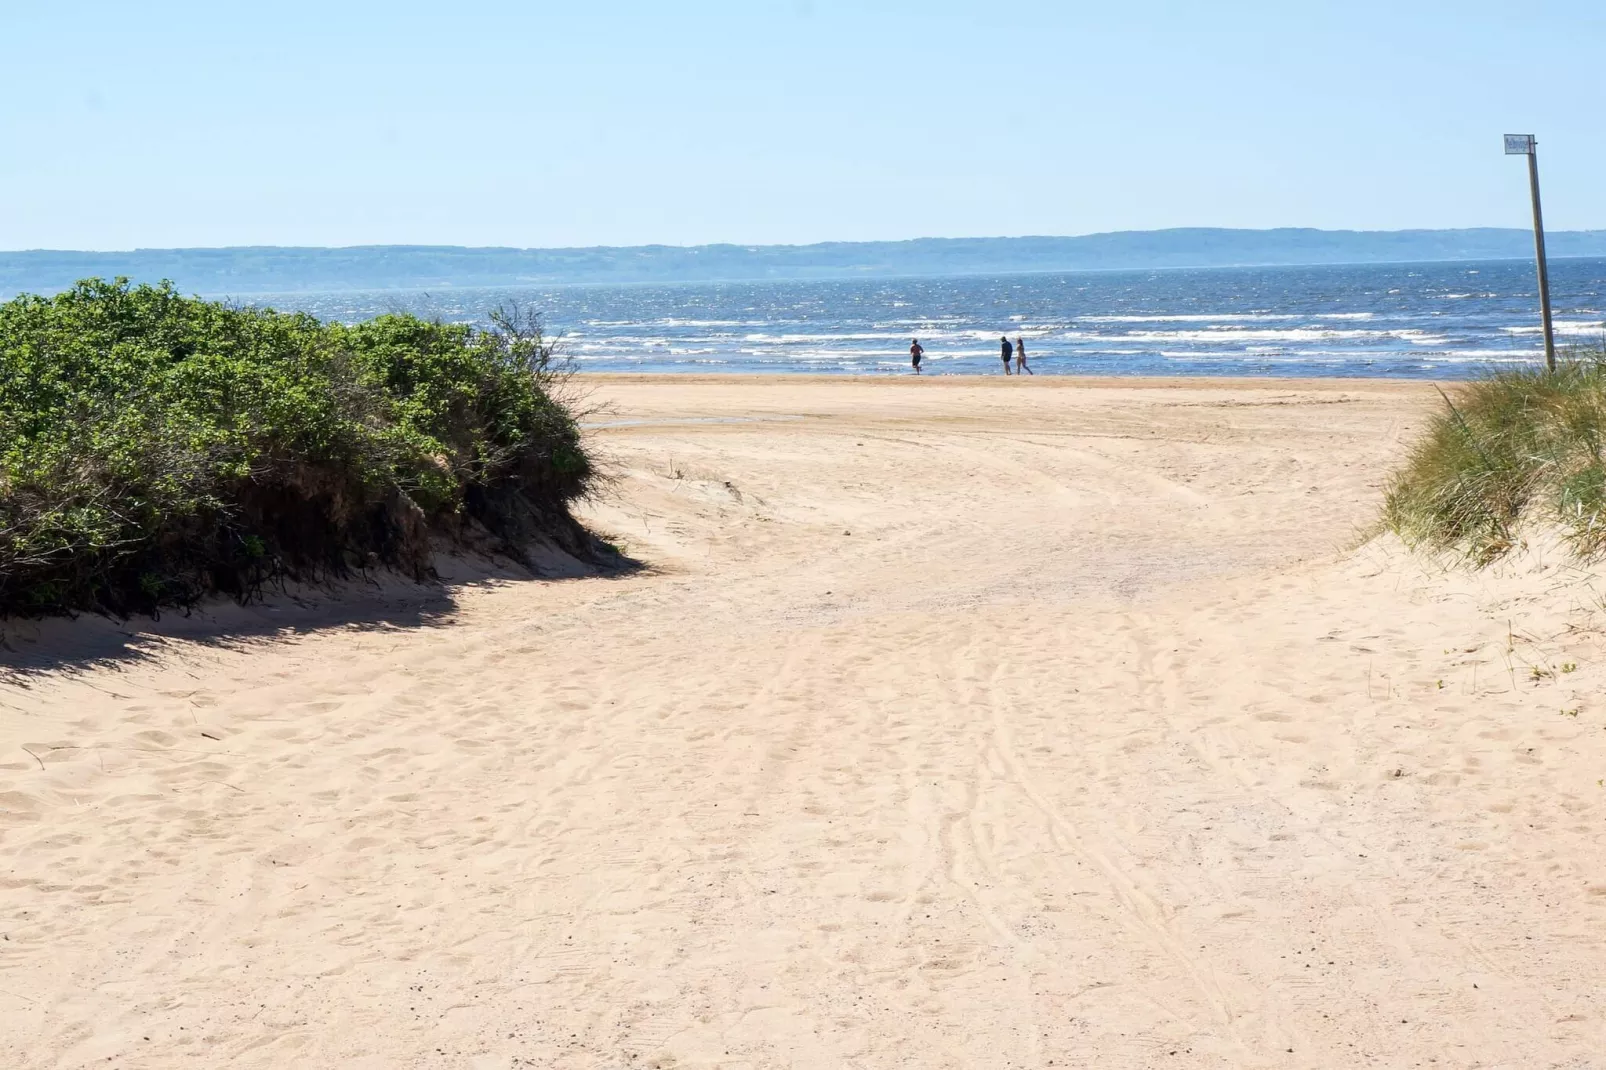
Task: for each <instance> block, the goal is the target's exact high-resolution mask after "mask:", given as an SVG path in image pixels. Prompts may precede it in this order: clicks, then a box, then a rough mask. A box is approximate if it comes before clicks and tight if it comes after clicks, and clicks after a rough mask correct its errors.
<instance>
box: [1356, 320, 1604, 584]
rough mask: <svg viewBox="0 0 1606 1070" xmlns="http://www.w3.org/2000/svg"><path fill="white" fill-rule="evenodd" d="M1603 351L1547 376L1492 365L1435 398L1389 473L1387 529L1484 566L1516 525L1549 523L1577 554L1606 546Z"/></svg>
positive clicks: (1508, 542) (1509, 541)
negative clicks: (1435, 408) (1426, 422)
mask: <svg viewBox="0 0 1606 1070" xmlns="http://www.w3.org/2000/svg"><path fill="white" fill-rule="evenodd" d="M1603 442H1606V352H1601V351H1595V352H1585V353H1578V354H1573V355H1572V356H1570V357H1569V359H1567V360H1565V361H1563V362H1561V363H1560V364H1559V365H1558V367H1557V369H1556V371H1555V372H1547V371H1544V370H1542V369H1529V368H1523V369H1518V370H1512V371H1501V372H1498V373H1495V374H1493V375H1490V376H1489V377H1488V378H1485V379H1480V380H1476V381H1473V382H1470V383H1466V384H1464V385H1462V386H1460V387H1457V388H1455V389H1454V390H1453V391H1450V392H1448V393H1445V394H1444V395H1443V404H1442V405H1441V407H1440V411H1439V412H1438V413H1437V414H1436V415H1435V416H1434V418H1433V422H1432V424H1431V425H1430V426H1429V428H1428V430H1427V432H1426V434H1425V435H1424V436H1423V437H1422V438H1421V439H1420V440H1419V441H1418V442H1417V444H1416V446H1415V447H1414V448H1413V449H1412V450H1411V453H1410V455H1409V456H1408V457H1407V458H1406V461H1405V463H1404V465H1403V466H1402V467H1401V468H1400V470H1399V471H1398V472H1397V473H1396V474H1395V475H1394V477H1393V479H1392V480H1391V482H1390V484H1389V488H1388V496H1387V499H1386V501H1385V504H1384V510H1383V520H1384V523H1385V525H1386V526H1387V527H1388V528H1390V529H1392V530H1393V531H1395V532H1396V533H1398V534H1399V535H1400V537H1401V538H1402V539H1404V540H1405V542H1406V543H1407V544H1409V545H1412V546H1415V547H1420V548H1424V549H1429V550H1435V551H1453V552H1457V553H1460V554H1463V555H1465V557H1466V558H1468V559H1469V560H1470V561H1471V562H1472V563H1474V564H1478V565H1483V564H1487V563H1489V562H1490V561H1493V560H1495V559H1496V558H1498V557H1500V556H1501V555H1503V554H1504V553H1506V552H1507V551H1508V550H1510V549H1511V548H1512V546H1513V545H1514V544H1515V543H1516V541H1517V538H1518V534H1517V532H1518V529H1519V527H1520V526H1521V525H1522V524H1523V523H1529V522H1537V523H1540V524H1550V525H1554V526H1555V528H1556V529H1557V530H1559V531H1560V532H1561V534H1562V535H1563V536H1564V537H1565V538H1566V539H1567V541H1568V542H1569V543H1570V545H1571V547H1572V549H1573V551H1574V552H1575V553H1576V554H1577V555H1578V556H1579V557H1581V558H1586V559H1587V558H1595V557H1598V556H1600V555H1601V554H1602V553H1603V552H1606V463H1603V460H1602V455H1601V449H1602V445H1603Z"/></svg>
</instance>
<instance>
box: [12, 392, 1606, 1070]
mask: <svg viewBox="0 0 1606 1070" xmlns="http://www.w3.org/2000/svg"><path fill="white" fill-rule="evenodd" d="M586 386H587V388H588V389H589V390H590V391H591V400H592V402H594V403H596V404H597V405H599V406H601V408H600V409H599V411H597V412H596V413H594V414H593V415H591V416H590V417H588V423H589V424H590V426H591V428H592V432H591V433H592V436H593V441H594V443H595V445H596V447H597V449H598V450H599V452H600V455H601V456H602V458H603V459H604V461H605V463H606V464H607V465H608V466H609V468H610V471H611V472H612V473H613V478H612V480H611V482H610V483H609V485H608V486H607V487H606V488H605V489H604V492H603V493H602V495H601V496H599V498H598V499H597V500H596V501H594V502H592V503H591V504H589V505H588V506H587V507H586V510H585V519H586V521H587V522H588V523H589V524H590V525H591V526H592V527H593V528H594V529H595V530H597V531H598V532H600V533H603V534H604V535H605V536H606V537H607V538H609V539H610V540H611V541H613V542H615V543H616V544H617V545H619V546H620V547H621V548H622V549H624V550H625V552H626V553H628V554H629V555H631V556H633V557H634V558H636V559H638V560H639V561H641V562H643V563H644V565H645V566H646V567H644V568H642V569H641V570H639V571H636V572H634V573H631V574H628V575H624V576H610V577H599V576H585V575H579V576H574V575H570V576H564V575H561V574H559V575H555V576H554V577H552V578H548V579H544V580H539V581H531V580H528V579H522V578H518V577H516V576H514V575H512V573H511V572H508V571H506V570H503V571H502V572H498V571H497V570H494V569H490V570H488V569H484V568H480V567H479V566H474V565H470V564H461V563H460V564H456V565H452V566H451V567H450V568H449V569H448V575H449V578H454V579H455V580H457V581H458V582H455V583H454V584H452V585H451V586H449V587H448V588H446V589H445V590H444V591H441V590H430V589H422V588H416V587H412V586H409V585H406V584H401V583H387V584H383V585H380V586H376V587H372V588H368V587H361V588H358V589H355V590H353V591H348V592H347V593H346V594H344V595H342V596H340V597H331V596H328V595H322V594H311V593H309V594H303V595H302V596H300V597H299V598H298V599H292V598H288V597H285V596H276V597H274V598H273V599H271V600H270V601H269V602H268V603H267V604H265V605H259V606H255V607H251V608H247V609H240V608H238V607H230V606H222V607H215V608H213V609H211V610H209V611H208V612H206V613H202V614H198V615H196V616H193V617H190V618H184V617H182V616H176V617H175V616H169V617H164V618H163V619H162V620H161V621H160V622H156V623H154V624H153V623H151V622H130V623H128V624H125V625H117V624H114V623H112V622H107V621H102V620H80V621H78V622H74V623H67V622H46V623H42V624H26V625H11V626H7V628H6V630H5V633H4V634H5V636H6V643H7V648H4V649H0V666H4V667H5V669H6V675H5V678H4V680H3V681H0V1066H5V1067H88V1066H106V1067H173V1066H196V1067H211V1066H220V1067H221V1066H229V1067H243V1068H249V1067H290V1066H296V1067H303V1066H304V1067H325V1066H327V1067H342V1068H349V1067H365V1068H366V1067H373V1068H393V1067H464V1068H473V1070H492V1068H495V1070H504V1068H513V1067H560V1068H568V1067H577V1068H592V1067H595V1068H608V1070H614V1068H627V1067H657V1068H661V1070H662V1068H670V1067H676V1068H690V1067H723V1068H733V1070H734V1068H751V1070H758V1068H783V1067H784V1068H797V1070H802V1068H816V1067H818V1068H838V1067H841V1068H861V1070H878V1068H890V1067H920V1068H945V1067H951V1068H968V1067H985V1068H1003V1067H1017V1068H1038V1067H1051V1066H1052V1067H1095V1066H1096V1067H1100V1068H1124V1067H1132V1068H1138V1067H1144V1068H1146V1067H1164V1066H1176V1067H1310V1068H1318V1067H1320V1068H1331V1067H1357V1066H1378V1067H1429V1066H1432V1067H1521V1068H1529V1067H1569V1068H1585V1067H1606V1055H1603V1054H1602V1053H1606V981H1603V977H1606V969H1603V966H1606V837H1603V836H1602V834H1601V833H1602V828H1603V825H1602V821H1603V818H1606V787H1603V786H1602V778H1603V777H1606V702H1603V701H1602V700H1601V698H1600V696H1601V694H1602V689H1603V687H1606V672H1603V667H1606V639H1603V636H1602V632H1601V631H1600V628H1601V626H1602V623H1603V620H1606V614H1603V613H1602V611H1601V605H1602V602H1601V591H1600V589H1599V584H1598V582H1597V580H1596V577H1595V575H1594V574H1593V573H1592V572H1590V571H1588V570H1585V569H1580V568H1578V567H1575V566H1574V565H1572V564H1570V563H1569V562H1568V560H1567V559H1566V558H1565V556H1563V555H1562V554H1560V553H1559V552H1558V551H1557V550H1556V549H1555V548H1554V547H1550V546H1548V545H1545V544H1542V543H1541V544H1540V545H1537V546H1535V547H1532V548H1529V549H1528V550H1526V551H1524V552H1523V553H1521V554H1518V555H1516V556H1515V557H1513V558H1512V559H1511V560H1509V561H1507V562H1504V563H1502V564H1500V565H1498V566H1496V567H1494V568H1491V569H1489V570H1487V571H1485V572H1483V573H1479V574H1468V573H1465V572H1460V571H1446V570H1445V569H1444V568H1442V567H1440V566H1439V565H1437V564H1435V563H1433V562H1428V561H1424V560H1421V559H1418V558H1415V557H1412V556H1411V555H1409V554H1407V553H1405V552H1404V551H1403V550H1402V549H1401V548H1400V547H1399V546H1397V545H1396V544H1395V543H1393V542H1392V541H1391V540H1390V539H1387V538H1369V537H1368V536H1369V526H1370V525H1371V524H1372V522H1373V520H1374V518H1375V516H1376V510H1377V505H1378V501H1379V498H1380V494H1381V488H1382V486H1383V483H1384V481H1385V479H1386V478H1387V475H1388V471H1389V469H1390V466H1391V465H1392V464H1393V463H1394V462H1395V460H1396V459H1397V458H1398V457H1399V456H1400V453H1401V451H1402V449H1403V446H1404V444H1405V443H1407V442H1409V441H1410V439H1411V436H1412V435H1413V433H1414V432H1415V430H1416V429H1417V428H1419V427H1420V426H1421V425H1422V422H1423V417H1424V414H1425V413H1427V412H1428V411H1429V410H1430V408H1431V406H1433V405H1434V404H1437V403H1438V395H1437V394H1436V393H1435V391H1434V388H1433V386H1432V385H1431V384H1425V383H1387V382H1378V381H1361V380H1328V381H1320V382H1318V381H1293V380H1289V381H1272V380H1266V381H1243V380H1238V381H1224V380H1192V381H1188V380H1130V379H1129V380H1119V381H1117V380H1086V379H1069V378H1059V379H1052V378H1049V377H1039V378H1036V379H1029V380H1024V381H1018V380H1015V379H1005V378H1003V377H1001V376H1000V377H996V378H992V379H979V378H946V379H926V380H915V379H914V378H913V377H909V376H901V377H891V376H889V377H885V378H876V379H858V380H843V379H826V378H818V379H814V378H807V379H806V378H785V379H782V378H759V377H730V378H716V377H693V376H672V377H659V378H653V377H628V376H621V377H593V378H591V379H589V380H587V381H586ZM553 571H554V572H555V573H562V571H563V570H562V569H560V568H557V567H556V566H554V569H553Z"/></svg>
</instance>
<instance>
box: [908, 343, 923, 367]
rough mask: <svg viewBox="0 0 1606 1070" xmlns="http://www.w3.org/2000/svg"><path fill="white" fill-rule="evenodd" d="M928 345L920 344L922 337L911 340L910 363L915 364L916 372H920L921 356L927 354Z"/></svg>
mask: <svg viewBox="0 0 1606 1070" xmlns="http://www.w3.org/2000/svg"><path fill="white" fill-rule="evenodd" d="M925 353H926V347H925V346H923V345H921V344H920V339H918V338H912V339H910V340H909V363H910V364H913V365H914V366H915V374H916V375H919V374H920V358H921V357H923V356H925Z"/></svg>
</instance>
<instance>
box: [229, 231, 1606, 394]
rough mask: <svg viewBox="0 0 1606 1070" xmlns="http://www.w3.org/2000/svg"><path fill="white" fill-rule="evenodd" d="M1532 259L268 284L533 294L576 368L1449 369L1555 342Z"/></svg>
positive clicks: (1584, 336)
mask: <svg viewBox="0 0 1606 1070" xmlns="http://www.w3.org/2000/svg"><path fill="white" fill-rule="evenodd" d="M1550 276H1551V301H1552V305H1553V307H1554V310H1555V325H1556V336H1557V343H1558V345H1559V346H1561V347H1563V348H1564V349H1565V348H1576V349H1587V348H1589V347H1597V348H1598V347H1600V346H1601V345H1602V344H1606V259H1558V260H1554V261H1552V262H1551V264H1550ZM1537 291H1538V285H1537V282H1536V279H1535V271H1534V265H1533V263H1532V261H1522V260H1495V261H1482V262H1435V263H1422V264H1367V265H1328V266H1320V267H1255V268H1209V269H1163V270H1150V271H1063V272H1050V273H1043V274H1021V275H1012V274H1003V275H974V276H942V277H924V278H873V279H872V278H863V279H830V280H813V281H762V282H698V283H671V284H659V283H639V284H631V285H595V284H586V285H579V284H576V285H539V284H532V285H528V286H506V287H488V288H451V287H440V288H433V289H429V290H384V291H361V292H340V293H294V294H277V295H254V296H252V297H250V298H247V299H244V300H246V301H247V302H248V303H251V304H257V305H264V306H271V307H275V308H280V309H300V310H305V311H308V312H311V313H313V314H315V315H317V316H319V317H320V318H325V319H334V320H343V321H357V320H363V319H367V318H369V317H372V316H376V315H380V314H383V313H386V312H412V313H416V314H419V315H423V316H427V317H438V318H441V319H443V320H446V321H450V322H480V323H483V322H485V321H486V320H487V318H488V317H489V315H490V314H491V312H492V311H493V310H494V309H496V308H498V307H510V306H515V305H517V306H519V307H521V308H523V309H527V310H532V311H535V312H537V313H538V314H539V315H540V317H541V320H542V323H543V325H544V328H545V331H546V333H547V334H548V336H549V337H550V338H552V339H553V340H554V341H555V342H556V345H557V349H558V352H559V353H560V354H561V355H562V356H563V357H564V358H566V359H569V360H572V361H573V362H574V363H575V365H576V366H578V367H579V368H580V369H582V370H591V371H610V372H721V373H731V372H737V373H743V372H749V373H787V374H831V375H842V374H846V375H898V374H908V373H909V370H910V368H909V354H908V351H909V344H910V342H911V340H913V339H916V338H918V339H919V340H920V344H921V345H922V346H924V347H925V351H926V360H925V371H926V372H927V373H930V374H937V375H996V374H999V371H1000V362H999V359H998V351H999V348H1000V347H999V338H1000V336H1002V335H1007V336H1008V337H1009V338H1010V339H1011V340H1014V339H1017V338H1022V339H1025V341H1026V350H1027V355H1028V358H1029V363H1030V365H1031V367H1032V368H1033V369H1034V370H1035V371H1036V373H1037V374H1040V375H1229V376H1232V375H1244V376H1334V377H1338V376H1345V377H1356V376H1359V377H1375V378H1405V379H1410V378H1432V379H1454V378H1465V377H1468V376H1472V375H1476V374H1479V373H1480V372H1482V371H1485V370H1487V369H1490V368H1495V367H1506V366H1511V365H1514V364H1522V363H1525V362H1533V361H1537V360H1540V359H1542V357H1543V348H1542V341H1541V333H1540V318H1539V301H1538V296H1537Z"/></svg>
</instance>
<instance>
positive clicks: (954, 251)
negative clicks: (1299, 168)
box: [0, 227, 1606, 298]
mask: <svg viewBox="0 0 1606 1070" xmlns="http://www.w3.org/2000/svg"><path fill="white" fill-rule="evenodd" d="M1547 238H1548V243H1549V250H1550V254H1551V255H1552V256H1554V257H1606V230H1584V231H1554V232H1551V233H1550V234H1549V235H1548V236H1547ZM1532 242H1533V238H1532V235H1531V233H1530V232H1529V231H1527V230H1523V229H1520V228H1494V227H1482V228H1472V229H1462V230H1398V231H1353V230H1314V229H1307V228H1281V229H1276V230H1233V229H1221V228H1206V227H1189V228H1178V229H1172V230H1151V231H1118V232H1112V233H1107V234H1088V235H1082V236H1079V237H1021V238H918V239H913V240H910V241H877V242H822V243H819V244H814V245H701V246H668V245H644V246H634V247H592V248H569V249H512V248H468V247H463V246H428V245H369V246H351V247H346V248H312V247H289V246H241V247H231V248H219V249H135V250H130V251H123V252H87V251H72V250H49V249H33V250H23V251H16V252H0V298H3V297H7V296H10V295H13V294H17V293H22V292H37V293H53V292H56V291H59V290H61V289H63V288H65V287H67V286H70V285H71V284H72V283H73V282H75V281H77V280H78V279H82V278H89V277H94V276H98V277H102V278H112V277H116V276H119V275H123V276H128V277H130V278H132V279H134V280H136V281H154V280H158V279H171V280H172V281H173V282H174V283H175V284H176V285H177V286H178V287H179V289H181V290H183V291H185V292H190V293H202V294H231V295H247V294H256V293H287V292H297V291H308V292H311V291H322V292H329V291H343V290H385V289H419V288H429V287H462V286H471V287H472V286H480V287H483V286H521V285H554V284H563V283H638V282H659V283H671V282H754V281H763V280H776V281H788V280H806V279H842V278H859V279H863V278H894V277H899V276H946V275H974V274H988V273H998V274H1005V273H1022V272H1042V271H1090V270H1143V269H1151V268H1210V267H1273V266H1279V267H1281V266H1301V265H1311V266H1315V265H1327V264H1375V263H1411V262H1433V261H1448V260H1500V259H1508V258H1522V257H1527V256H1531V255H1532V249H1533V245H1532Z"/></svg>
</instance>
